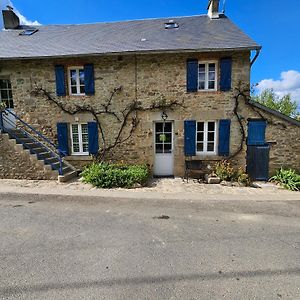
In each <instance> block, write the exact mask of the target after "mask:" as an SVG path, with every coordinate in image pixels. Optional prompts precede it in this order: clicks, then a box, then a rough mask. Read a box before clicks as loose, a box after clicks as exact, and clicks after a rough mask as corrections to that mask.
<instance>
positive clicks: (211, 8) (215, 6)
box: [207, 0, 220, 19]
mask: <svg viewBox="0 0 300 300" xmlns="http://www.w3.org/2000/svg"><path fill="white" fill-rule="evenodd" d="M219 4H220V0H209V3H208V7H207V9H208V13H207V14H208V16H209V17H210V18H211V19H219V18H220V12H219Z"/></svg>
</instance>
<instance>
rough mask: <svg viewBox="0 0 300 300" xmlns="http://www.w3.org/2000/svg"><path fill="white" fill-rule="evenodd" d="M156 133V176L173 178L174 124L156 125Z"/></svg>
mask: <svg viewBox="0 0 300 300" xmlns="http://www.w3.org/2000/svg"><path fill="white" fill-rule="evenodd" d="M154 132H155V134H154V155H155V157H154V176H173V175H174V136H173V122H156V123H154Z"/></svg>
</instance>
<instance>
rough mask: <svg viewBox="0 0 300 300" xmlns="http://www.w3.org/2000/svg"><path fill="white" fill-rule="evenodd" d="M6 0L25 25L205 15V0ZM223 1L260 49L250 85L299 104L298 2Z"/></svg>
mask: <svg viewBox="0 0 300 300" xmlns="http://www.w3.org/2000/svg"><path fill="white" fill-rule="evenodd" d="M223 1H224V0H220V2H221V7H222V6H223ZM9 2H12V3H11V4H12V6H13V7H15V9H16V10H17V11H18V13H19V15H20V16H21V21H22V22H23V23H24V24H38V23H40V24H43V25H47V24H80V23H94V22H107V21H119V20H132V19H144V18H158V17H172V16H173V17H175V16H189V15H198V14H205V13H206V12H207V11H206V8H207V3H208V0H184V1H182V0H147V1H141V0H126V1H125V0H123V1H122V0H110V1H107V0H63V1H58V0H12V1H9V0H0V6H1V7H5V5H7V4H8V3H9ZM224 2H225V3H226V5H225V10H226V15H227V16H228V17H229V18H230V19H231V20H232V21H233V22H234V23H235V24H237V25H238V26H239V27H240V28H241V29H242V30H243V31H244V32H246V33H247V34H248V35H250V36H251V37H252V38H253V39H254V40H255V41H256V42H257V43H259V44H260V45H262V47H263V48H262V52H261V54H260V56H259V58H258V60H257V61H256V63H255V64H254V66H253V69H252V73H251V82H252V84H258V86H257V90H258V92H259V91H261V90H263V89H265V88H273V89H274V90H275V92H276V93H277V94H278V95H280V96H282V95H285V94H287V93H291V95H292V97H293V100H295V101H297V103H298V105H299V108H300V38H299V30H300V23H299V16H300V1H299V0H287V1H283V0H272V1H270V0H225V1H224ZM0 26H1V24H0Z"/></svg>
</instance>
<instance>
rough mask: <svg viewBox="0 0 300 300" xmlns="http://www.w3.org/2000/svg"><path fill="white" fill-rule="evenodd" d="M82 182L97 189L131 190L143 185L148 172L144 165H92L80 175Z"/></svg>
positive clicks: (148, 174)
mask: <svg viewBox="0 0 300 300" xmlns="http://www.w3.org/2000/svg"><path fill="white" fill-rule="evenodd" d="M81 176H82V177H83V182H85V183H90V184H92V185H93V186H95V187H98V188H116V187H123V188H133V187H134V185H135V184H140V185H145V184H146V182H147V180H148V178H149V176H150V172H149V169H148V167H147V166H146V165H121V164H108V163H93V164H91V165H90V166H88V167H86V168H85V169H84V171H83V172H82V173H81Z"/></svg>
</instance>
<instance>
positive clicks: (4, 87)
mask: <svg viewBox="0 0 300 300" xmlns="http://www.w3.org/2000/svg"><path fill="white" fill-rule="evenodd" d="M0 102H3V103H4V104H5V106H6V108H14V102H13V97H12V89H11V83H10V80H9V79H0Z"/></svg>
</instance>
